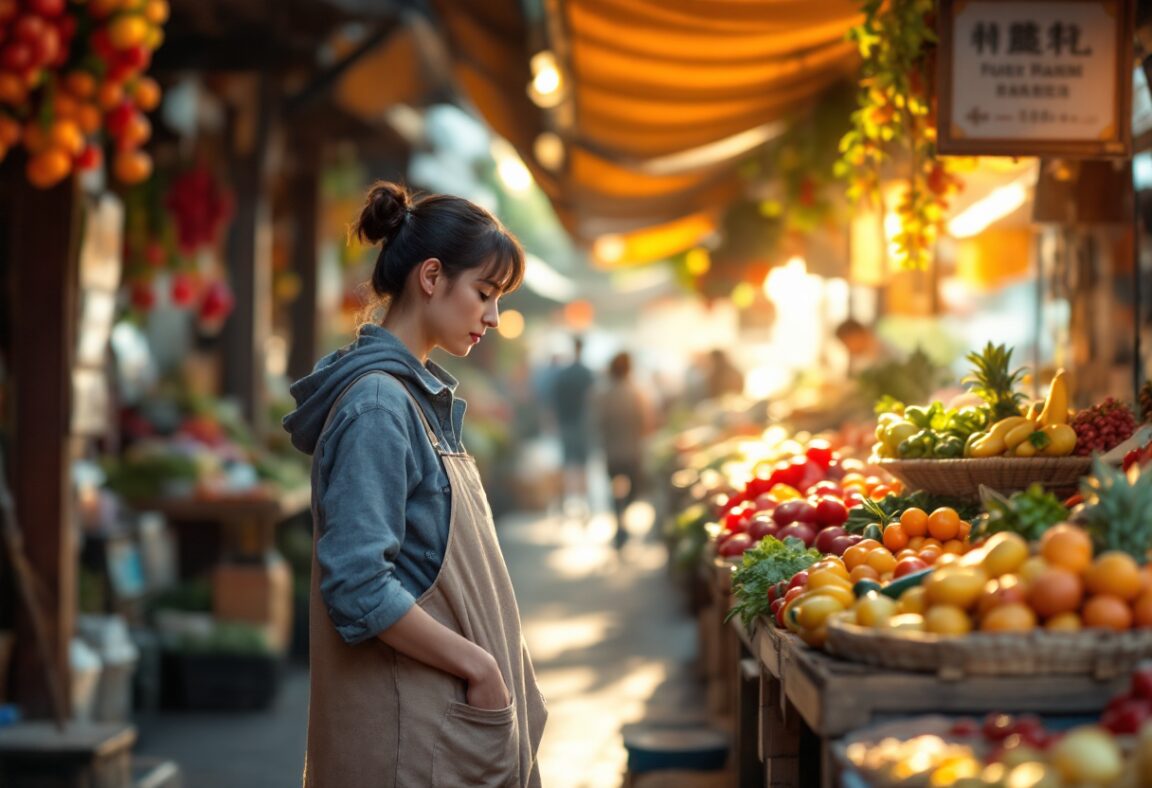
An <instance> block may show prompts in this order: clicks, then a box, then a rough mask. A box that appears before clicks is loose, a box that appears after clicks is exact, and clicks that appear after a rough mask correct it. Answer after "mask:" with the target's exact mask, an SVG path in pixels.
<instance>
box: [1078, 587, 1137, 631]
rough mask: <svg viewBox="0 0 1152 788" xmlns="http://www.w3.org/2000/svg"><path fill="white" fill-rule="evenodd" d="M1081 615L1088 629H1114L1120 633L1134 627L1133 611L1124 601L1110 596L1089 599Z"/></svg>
mask: <svg viewBox="0 0 1152 788" xmlns="http://www.w3.org/2000/svg"><path fill="white" fill-rule="evenodd" d="M1080 614H1081V616H1082V617H1083V619H1084V626H1086V627H1096V628H1100V629H1114V630H1116V631H1118V632H1123V631H1124V630H1126V629H1130V628H1131V627H1132V610H1131V609H1130V608H1129V607H1128V605H1126V604H1125V603H1124V600H1123V599H1120V598H1119V597H1115V596H1111V595H1109V594H1100V595H1099V596H1094V597H1092V598H1091V599H1089V600H1088V602H1087V603H1085V605H1084V609H1083V610H1082V611H1081V612H1080Z"/></svg>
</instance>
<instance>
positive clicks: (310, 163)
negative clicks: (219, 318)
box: [288, 141, 320, 380]
mask: <svg viewBox="0 0 1152 788" xmlns="http://www.w3.org/2000/svg"><path fill="white" fill-rule="evenodd" d="M293 147H294V149H295V156H294V159H295V164H296V171H295V173H294V176H293V180H292V187H291V191H292V200H293V202H292V211H293V214H294V216H293V222H292V224H293V226H294V227H295V228H296V233H295V235H296V237H295V238H294V239H293V244H294V246H293V250H292V270H293V271H295V272H296V275H297V276H299V277H300V294H299V295H298V296H297V297H296V301H295V302H294V303H293V304H292V308H291V311H290V314H291V320H292V327H291V343H292V344H291V349H290V351H289V354H288V375H289V377H290V378H291V379H292V380H297V379H299V378H302V377H303V376H304V375H307V374H308V373H309V372H311V371H312V365H313V364H314V363H315V361H316V349H317V344H318V339H319V337H318V335H319V330H318V329H319V327H318V326H317V310H316V306H317V303H316V302H317V297H318V290H319V288H318V280H319V265H318V260H317V247H318V245H319V243H320V156H319V145H316V144H307V143H304V142H301V141H296V142H295V144H294V146H293Z"/></svg>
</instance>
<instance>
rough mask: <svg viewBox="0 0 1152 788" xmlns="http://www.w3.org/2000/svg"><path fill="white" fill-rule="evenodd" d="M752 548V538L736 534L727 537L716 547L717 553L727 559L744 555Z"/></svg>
mask: <svg viewBox="0 0 1152 788" xmlns="http://www.w3.org/2000/svg"><path fill="white" fill-rule="evenodd" d="M751 546H752V537H750V536H749V535H748V534H745V533H734V534H731V535H730V536H727V537H725V538H724V539H722V540H721V541H720V543H719V544H718V545H717V546H716V552H717V553H719V554H720V555H722V556H724V557H725V558H728V557H731V556H737V555H744V551H745V550H747V549H748V548H749V547H751Z"/></svg>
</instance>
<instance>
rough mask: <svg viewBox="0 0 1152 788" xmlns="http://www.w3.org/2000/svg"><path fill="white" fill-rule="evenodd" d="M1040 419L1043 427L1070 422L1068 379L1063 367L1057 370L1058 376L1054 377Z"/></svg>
mask: <svg viewBox="0 0 1152 788" xmlns="http://www.w3.org/2000/svg"><path fill="white" fill-rule="evenodd" d="M1039 421H1040V426H1041V427H1048V426H1050V425H1053V424H1067V423H1068V380H1067V378H1066V377H1065V376H1064V370H1063V369H1058V370H1056V376H1055V377H1053V378H1052V385H1050V386H1049V387H1048V398H1047V399H1046V400H1045V401H1044V410H1042V411H1040V419H1039Z"/></svg>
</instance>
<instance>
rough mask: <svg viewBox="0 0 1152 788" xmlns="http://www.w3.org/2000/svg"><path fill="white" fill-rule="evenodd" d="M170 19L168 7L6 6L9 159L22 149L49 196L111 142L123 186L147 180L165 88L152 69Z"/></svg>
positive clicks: (3, 115) (3, 110)
mask: <svg viewBox="0 0 1152 788" xmlns="http://www.w3.org/2000/svg"><path fill="white" fill-rule="evenodd" d="M167 20H168V0H86V1H85V0H70V1H68V2H66V0H0V162H2V161H3V160H4V158H5V156H7V154H8V153H9V152H10V151H11V150H12V149H14V148H15V147H16V146H17V145H21V146H22V147H23V148H24V150H25V151H26V152H27V154H28V162H27V165H26V170H25V172H26V175H27V177H28V180H29V181H30V182H31V183H32V184H33V185H34V186H36V187H38V188H42V189H46V188H49V187H51V186H54V185H55V184H57V183H59V182H60V181H62V180H63V179H64V178H66V177H68V176H69V175H71V174H72V173H73V172H75V171H83V170H88V169H93V168H96V167H99V166H100V165H101V164H102V162H103V155H102V148H103V144H104V143H107V144H108V146H109V151H110V153H111V156H112V167H111V171H112V174H113V176H114V177H115V178H116V180H118V181H120V182H121V183H125V184H133V183H139V182H141V181H143V180H144V179H145V178H147V177H148V176H149V175H150V174H151V172H152V159H151V157H150V156H149V155H148V154H147V153H145V152H144V151H143V150H141V146H143V145H144V144H145V143H146V142H147V141H148V139H149V137H151V135H152V126H151V124H150V123H149V121H148V118H147V117H146V116H145V114H144V113H146V112H151V111H152V110H154V109H156V107H157V106H158V105H159V104H160V87H159V85H157V84H156V81H155V80H153V79H152V78H150V77H148V76H146V74H145V72H146V71H147V69H148V66H149V64H150V63H151V59H152V53H153V52H155V51H156V49H157V48H158V47H159V46H160V44H161V43H162V42H163V40H164V32H163V25H164V23H165V22H166V21H167Z"/></svg>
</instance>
